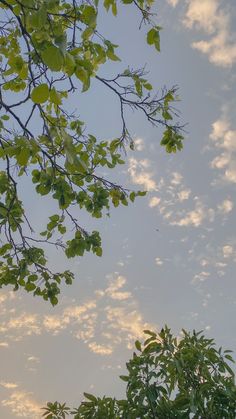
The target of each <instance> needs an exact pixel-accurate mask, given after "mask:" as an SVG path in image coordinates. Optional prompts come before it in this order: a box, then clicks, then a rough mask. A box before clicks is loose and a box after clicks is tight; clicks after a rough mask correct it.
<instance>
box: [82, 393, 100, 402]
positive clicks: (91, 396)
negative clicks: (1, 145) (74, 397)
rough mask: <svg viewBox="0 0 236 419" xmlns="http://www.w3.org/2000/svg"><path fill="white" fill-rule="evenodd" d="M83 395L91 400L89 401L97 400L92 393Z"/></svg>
mask: <svg viewBox="0 0 236 419" xmlns="http://www.w3.org/2000/svg"><path fill="white" fill-rule="evenodd" d="M84 397H86V399H88V400H91V402H95V403H96V402H97V398H96V397H95V396H93V394H90V393H84Z"/></svg>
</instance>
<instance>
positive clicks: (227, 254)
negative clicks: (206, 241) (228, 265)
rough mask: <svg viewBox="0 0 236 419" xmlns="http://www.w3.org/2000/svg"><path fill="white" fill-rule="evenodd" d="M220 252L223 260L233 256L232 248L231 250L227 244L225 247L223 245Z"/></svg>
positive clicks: (231, 247)
mask: <svg viewBox="0 0 236 419" xmlns="http://www.w3.org/2000/svg"><path fill="white" fill-rule="evenodd" d="M222 252H223V257H224V258H225V259H228V258H230V257H231V256H233V255H234V253H235V252H234V248H233V246H231V245H229V244H227V245H225V246H223V248H222Z"/></svg>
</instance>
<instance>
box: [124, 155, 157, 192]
mask: <svg viewBox="0 0 236 419" xmlns="http://www.w3.org/2000/svg"><path fill="white" fill-rule="evenodd" d="M128 173H129V175H130V177H131V181H132V182H133V183H134V184H135V185H140V186H141V187H142V188H144V189H145V190H146V191H156V190H157V184H156V182H155V180H154V178H153V173H152V172H151V171H150V161H149V160H148V159H143V160H137V159H135V158H134V157H131V158H130V159H129V167H128Z"/></svg>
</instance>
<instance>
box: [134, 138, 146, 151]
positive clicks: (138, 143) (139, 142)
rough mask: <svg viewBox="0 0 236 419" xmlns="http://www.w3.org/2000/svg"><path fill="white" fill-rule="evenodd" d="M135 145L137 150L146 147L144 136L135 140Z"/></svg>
mask: <svg viewBox="0 0 236 419" xmlns="http://www.w3.org/2000/svg"><path fill="white" fill-rule="evenodd" d="M134 145H135V150H137V151H143V150H144V148H145V146H144V141H143V139H142V138H136V139H135V140H134Z"/></svg>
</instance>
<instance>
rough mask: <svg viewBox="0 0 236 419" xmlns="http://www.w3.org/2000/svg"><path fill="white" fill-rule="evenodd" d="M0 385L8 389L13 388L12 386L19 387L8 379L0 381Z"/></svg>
mask: <svg viewBox="0 0 236 419" xmlns="http://www.w3.org/2000/svg"><path fill="white" fill-rule="evenodd" d="M0 385H1V386H2V387H4V388H7V389H12V388H16V387H18V384H16V383H10V382H8V381H0Z"/></svg>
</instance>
